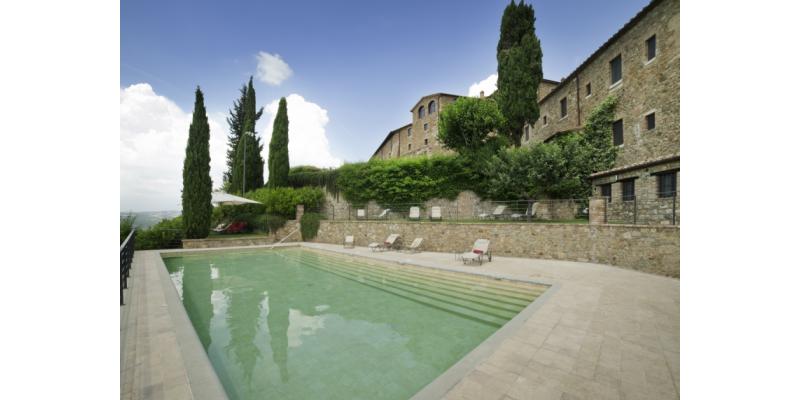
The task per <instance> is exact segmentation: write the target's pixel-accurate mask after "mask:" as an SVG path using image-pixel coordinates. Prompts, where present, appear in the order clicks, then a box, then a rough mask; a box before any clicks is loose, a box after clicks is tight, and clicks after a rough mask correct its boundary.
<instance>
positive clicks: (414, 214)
mask: <svg viewBox="0 0 800 400" xmlns="http://www.w3.org/2000/svg"><path fill="white" fill-rule="evenodd" d="M408 219H411V220H417V221H419V207H411V209H409V210H408Z"/></svg>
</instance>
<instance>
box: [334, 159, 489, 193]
mask: <svg viewBox="0 0 800 400" xmlns="http://www.w3.org/2000/svg"><path fill="white" fill-rule="evenodd" d="M472 175H473V173H472V170H471V168H470V164H469V163H467V162H466V159H465V158H462V157H457V156H452V155H441V156H433V157H426V156H422V157H411V158H400V159H393V160H371V161H369V162H362V163H354V164H345V165H343V166H342V167H340V168H339V178H338V181H337V185H338V186H339V188H340V190H341V193H342V194H344V197H345V199H347V200H348V201H350V202H352V203H366V202H368V201H370V200H375V201H377V202H378V203H381V204H393V203H418V202H423V201H425V200H428V199H431V198H435V197H444V198H449V199H453V198H455V197H456V196H458V193H459V192H460V191H462V190H467V189H473V185H471V182H472V179H471V177H472Z"/></svg>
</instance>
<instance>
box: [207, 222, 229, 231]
mask: <svg viewBox="0 0 800 400" xmlns="http://www.w3.org/2000/svg"><path fill="white" fill-rule="evenodd" d="M229 226H231V224H225V223H222V224H219V225H217V227H216V228H214V229H212V231H214V232H217V233H222V232H225V230H226V229H228V227H229Z"/></svg>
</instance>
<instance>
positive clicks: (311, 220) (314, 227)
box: [300, 213, 322, 242]
mask: <svg viewBox="0 0 800 400" xmlns="http://www.w3.org/2000/svg"><path fill="white" fill-rule="evenodd" d="M320 219H322V216H320V215H319V214H317V213H305V214H303V216H302V217H300V235H301V236H302V237H303V241H304V242H306V241H309V240H311V239H313V238H315V237H317V232H318V231H319V221H320Z"/></svg>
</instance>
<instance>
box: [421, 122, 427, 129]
mask: <svg viewBox="0 0 800 400" xmlns="http://www.w3.org/2000/svg"><path fill="white" fill-rule="evenodd" d="M422 130H425V131H427V130H428V123H427V122H426V123H425V124H424V125H422Z"/></svg>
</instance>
